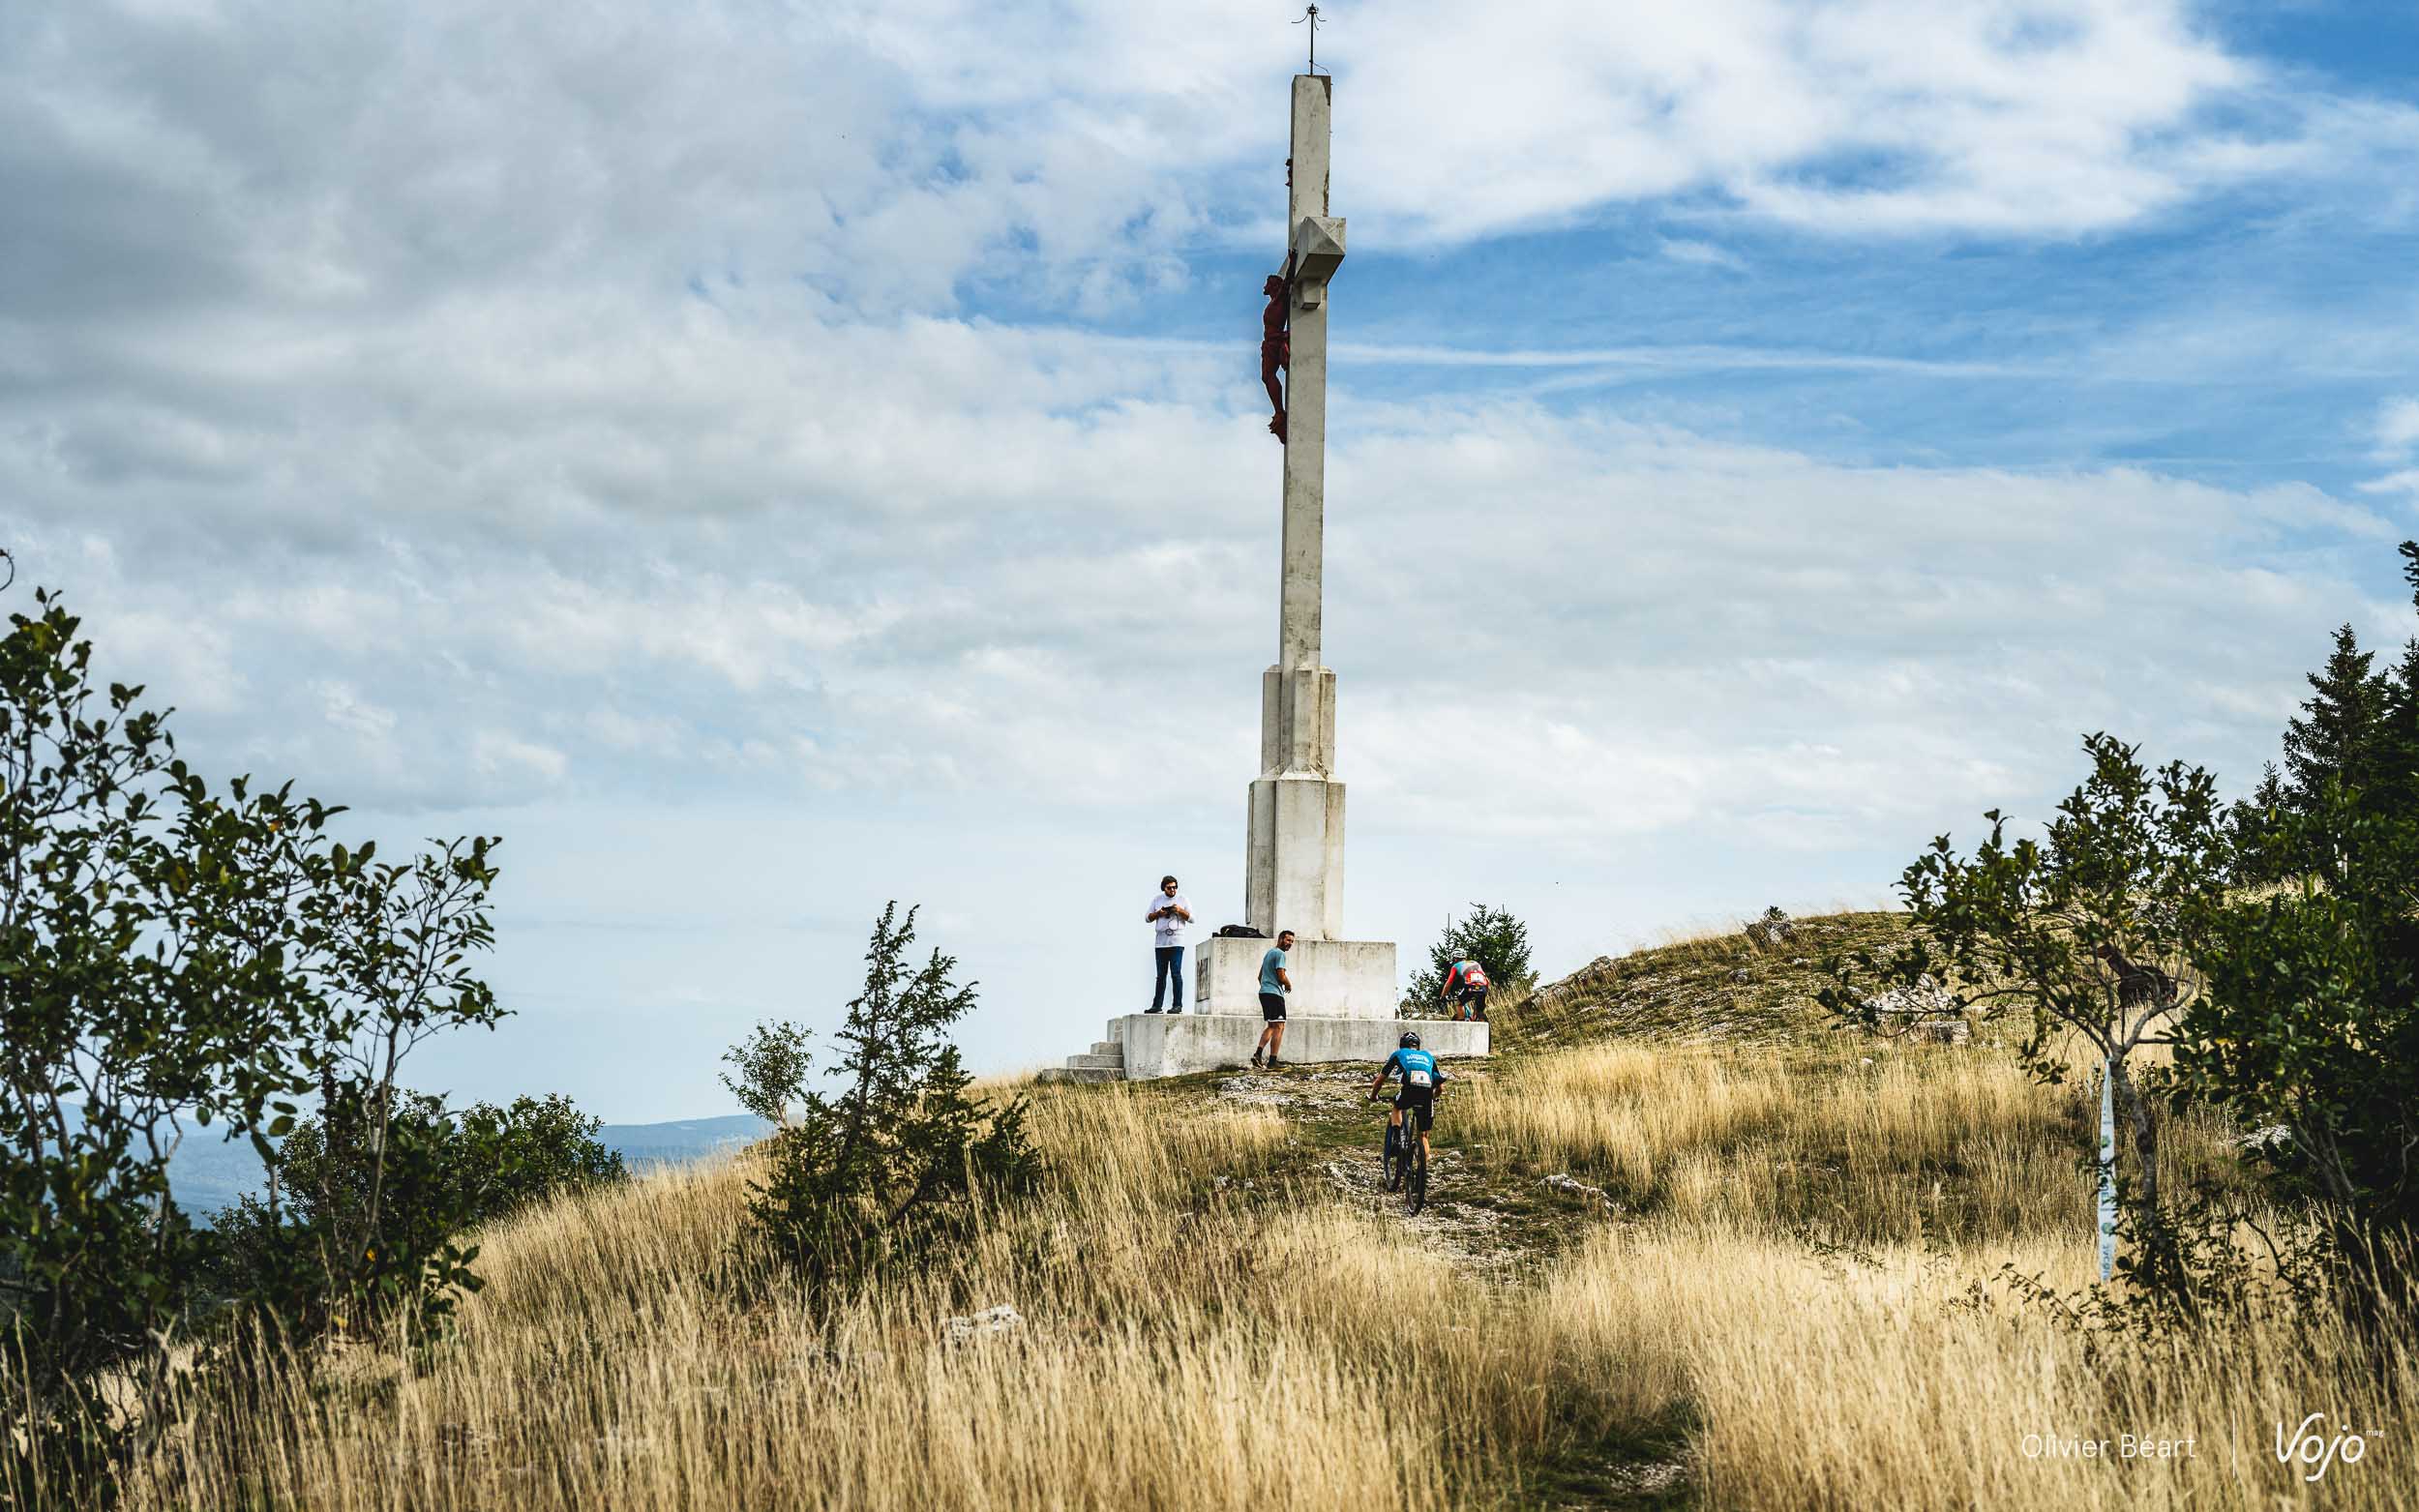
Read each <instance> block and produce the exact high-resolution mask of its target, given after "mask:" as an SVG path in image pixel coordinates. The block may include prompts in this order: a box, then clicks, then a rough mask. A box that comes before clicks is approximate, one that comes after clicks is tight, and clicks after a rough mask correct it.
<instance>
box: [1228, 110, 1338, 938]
mask: <svg viewBox="0 0 2419 1512" xmlns="http://www.w3.org/2000/svg"><path fill="white" fill-rule="evenodd" d="M1332 82H1333V81H1332V80H1331V79H1330V78H1329V77H1328V76H1327V75H1325V74H1296V75H1295V76H1294V133H1293V147H1294V157H1293V171H1292V173H1291V175H1290V178H1291V189H1290V191H1289V193H1288V194H1287V204H1286V218H1285V225H1286V237H1287V253H1288V255H1287V268H1286V270H1285V271H1286V273H1287V274H1288V276H1289V278H1290V281H1291V288H1290V290H1289V294H1288V306H1287V328H1288V331H1289V333H1290V337H1291V341H1290V351H1289V354H1288V357H1287V363H1286V379H1285V436H1286V440H1285V524H1284V545H1283V551H1282V557H1281V575H1280V579H1279V583H1278V591H1277V652H1276V665H1275V666H1273V667H1269V669H1268V671H1266V672H1265V673H1263V674H1262V676H1261V681H1260V776H1259V777H1258V779H1256V780H1255V781H1254V782H1253V783H1252V785H1251V800H1250V804H1251V817H1250V826H1249V841H1248V844H1247V847H1246V850H1245V866H1244V874H1243V875H1244V900H1243V911H1244V914H1245V916H1246V917H1247V918H1248V919H1249V920H1250V921H1251V924H1252V926H1253V927H1254V928H1256V929H1259V930H1261V931H1263V932H1265V933H1266V934H1270V935H1273V934H1276V932H1277V931H1278V930H1280V929H1290V930H1292V931H1294V932H1295V933H1296V934H1299V936H1300V937H1301V938H1303V939H1305V940H1328V939H1338V938H1341V937H1342V935H1343V932H1344V785H1343V784H1342V783H1339V782H1337V781H1335V779H1334V775H1333V773H1334V767H1335V674H1334V673H1333V672H1331V671H1329V670H1328V669H1327V668H1326V667H1323V666H1321V665H1320V647H1319V614H1320V590H1321V581H1320V578H1321V572H1322V565H1323V563H1322V558H1323V556H1324V540H1323V537H1324V533H1325V529H1326V512H1327V501H1326V490H1327V410H1328V281H1329V279H1330V278H1332V277H1333V276H1334V274H1335V271H1336V269H1337V267H1338V266H1339V265H1341V264H1342V262H1343V260H1344V222H1343V220H1342V218H1341V217H1332V216H1329V214H1328V109H1329V90H1330V85H1331V84H1332Z"/></svg>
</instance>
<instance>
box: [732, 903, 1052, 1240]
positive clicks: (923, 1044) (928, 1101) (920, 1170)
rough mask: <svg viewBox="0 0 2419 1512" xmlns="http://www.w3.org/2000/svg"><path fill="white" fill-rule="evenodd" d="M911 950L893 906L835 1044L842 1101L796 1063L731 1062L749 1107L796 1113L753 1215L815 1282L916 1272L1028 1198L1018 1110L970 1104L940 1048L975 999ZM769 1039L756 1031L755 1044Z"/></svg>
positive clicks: (877, 932)
mask: <svg viewBox="0 0 2419 1512" xmlns="http://www.w3.org/2000/svg"><path fill="white" fill-rule="evenodd" d="M914 939H915V911H914V910H913V909H910V910H909V911H908V914H907V917H906V918H904V919H902V918H900V917H899V913H898V905H897V904H891V905H890V906H888V907H886V908H884V909H882V914H881V919H880V920H879V921H878V922H877V923H876V924H875V926H874V937H873V940H872V942H871V944H870V945H869V946H868V947H867V949H866V952H865V990H864V992H863V993H860V994H858V996H857V997H856V998H855V999H854V1000H852V1001H851V1003H850V1004H849V1012H848V1017H847V1019H846V1020H845V1021H844V1022H843V1023H842V1024H841V1027H840V1030H839V1032H838V1033H837V1034H835V1035H834V1036H833V1038H834V1039H835V1040H836V1041H838V1043H839V1044H840V1045H841V1046H843V1047H844V1048H845V1053H844V1054H843V1055H842V1056H841V1057H840V1060H839V1063H838V1064H837V1065H836V1066H835V1067H834V1068H833V1069H834V1071H835V1072H836V1073H837V1080H838V1083H839V1084H838V1087H837V1088H836V1090H833V1091H829V1092H826V1091H822V1090H820V1089H815V1088H811V1087H809V1086H808V1085H807V1084H806V1073H807V1057H806V1056H805V1054H804V1053H803V1052H795V1051H796V1047H795V1046H794V1045H791V1047H790V1050H791V1051H792V1052H795V1053H790V1052H785V1053H783V1054H780V1055H776V1056H770V1057H765V1056H762V1055H759V1056H757V1057H756V1058H755V1059H754V1060H753V1061H750V1060H748V1058H747V1057H748V1056H749V1053H750V1047H746V1046H743V1047H741V1048H740V1049H739V1050H738V1051H734V1052H733V1056H734V1057H737V1058H738V1059H739V1060H740V1061H742V1062H744V1063H745V1064H744V1066H743V1069H747V1070H748V1072H749V1076H750V1078H751V1085H752V1088H753V1090H752V1093H751V1095H752V1098H753V1100H752V1101H751V1103H750V1106H751V1107H752V1108H754V1109H755V1110H756V1111H757V1112H764V1110H765V1108H767V1107H772V1108H778V1109H782V1110H785V1111H786V1110H789V1109H792V1108H794V1109H795V1110H797V1112H796V1113H795V1114H794V1115H793V1116H792V1117H791V1121H790V1122H789V1123H788V1124H787V1125H786V1126H785V1127H783V1128H781V1129H780V1130H778V1131H776V1132H775V1133H774V1135H773V1138H772V1141H771V1158H770V1159H769V1160H768V1162H767V1163H766V1177H765V1180H764V1182H763V1183H762V1185H760V1186H758V1187H757V1188H755V1190H754V1192H753V1195H752V1196H753V1200H752V1201H750V1203H749V1205H748V1214H749V1217H750V1218H751V1219H752V1220H753V1221H754V1224H755V1227H756V1230H757V1233H758V1234H759V1236H760V1237H762V1239H764V1240H765V1241H767V1242H768V1243H769V1244H770V1246H771V1248H772V1249H773V1250H774V1252H775V1253H777V1254H781V1255H783V1256H785V1257H786V1258H788V1259H790V1260H792V1261H794V1262H795V1263H796V1264H797V1266H798V1268H799V1270H800V1272H801V1273H802V1274H803V1275H804V1276H805V1277H806V1279H807V1280H809V1281H810V1282H826V1281H845V1280H847V1279H849V1278H850V1277H852V1276H854V1275H857V1274H859V1273H861V1272H863V1271H864V1270H865V1269H867V1268H868V1267H871V1266H874V1265H878V1264H881V1263H884V1262H891V1261H898V1262H907V1263H913V1262H916V1261H917V1260H921V1259H923V1258H924V1257H925V1255H926V1253H927V1252H928V1251H929V1250H930V1249H931V1247H932V1246H933V1245H934V1243H935V1242H936V1241H940V1240H944V1239H947V1238H950V1237H953V1236H957V1235H961V1234H963V1233H965V1232H966V1231H967V1230H968V1229H969V1228H970V1227H971V1224H972V1222H973V1220H974V1218H975V1215H976V1213H977V1212H978V1211H979V1209H980V1206H981V1204H982V1202H983V1201H984V1199H985V1198H987V1197H997V1196H1004V1195H1009V1194H1014V1193H1021V1192H1029V1191H1030V1190H1031V1189H1032V1188H1033V1187H1034V1185H1035V1184H1036V1182H1037V1181H1038V1179H1039V1176H1040V1169H1041V1163H1040V1156H1039V1154H1038V1153H1037V1152H1036V1151H1035V1150H1034V1149H1033V1146H1032V1143H1031V1141H1030V1139H1029V1138H1028V1136H1027V1134H1026V1131H1025V1102H1024V1100H1023V1099H1022V1098H1018V1099H1014V1100H1012V1101H1010V1102H1008V1103H1007V1104H1005V1105H1004V1106H994V1105H992V1104H990V1103H988V1102H987V1101H986V1100H984V1099H982V1098H980V1097H973V1096H970V1095H968V1092H967V1088H968V1086H969V1085H971V1082H972V1081H973V1078H971V1077H970V1076H968V1075H967V1073H966V1070H965V1067H964V1066H963V1065H962V1064H961V1063H960V1061H959V1059H958V1051H957V1047H956V1046H954V1045H952V1044H950V1043H949V1042H948V1040H947V1038H946V1037H945V1034H944V1031H945V1030H946V1029H947V1027H948V1026H949V1025H950V1024H952V1023H956V1022H957V1021H958V1020H959V1019H961V1018H963V1017H965V1015H966V1014H967V1012H968V1011H969V1010H971V1008H972V1007H973V1006H974V989H973V987H972V986H971V984H962V983H959V982H956V981H954V980H952V979H951V973H952V972H954V971H955V970H956V969H957V962H956V960H955V959H954V958H952V957H949V956H944V955H942V954H941V952H940V951H937V950H936V951H934V952H933V953H932V956H931V958H930V959H929V960H927V961H926V962H925V963H924V964H923V965H922V966H920V967H916V966H912V965H911V964H910V963H909V961H908V947H909V945H910V944H911V943H912V942H913V941H914ZM764 1039H765V1034H764V1031H763V1030H762V1029H760V1031H759V1034H758V1039H757V1041H756V1042H753V1043H755V1044H762V1041H763V1040H764ZM726 1058H732V1057H726Z"/></svg>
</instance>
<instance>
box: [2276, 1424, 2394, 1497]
mask: <svg viewBox="0 0 2419 1512" xmlns="http://www.w3.org/2000/svg"><path fill="white" fill-rule="evenodd" d="M2325 1416H2326V1414H2325V1413H2324V1412H2313V1413H2311V1414H2310V1415H2309V1416H2308V1417H2305V1418H2303V1419H2302V1420H2301V1426H2300V1427H2299V1428H2296V1429H2294V1430H2293V1437H2292V1438H2290V1439H2289V1440H2288V1439H2286V1438H2285V1420H2284V1419H2283V1418H2279V1419H2277V1424H2276V1461H2277V1463H2278V1464H2279V1465H2295V1464H2298V1465H2303V1466H2307V1467H2308V1468H2309V1470H2310V1473H2308V1474H2307V1475H2304V1476H2303V1477H2302V1479H2303V1481H2305V1482H2308V1481H2314V1480H2319V1479H2322V1478H2324V1476H2325V1475H2326V1472H2327V1468H2328V1467H2329V1466H2331V1465H2334V1464H2336V1463H2337V1462H2338V1461H2341V1462H2342V1463H2344V1464H2345V1465H2357V1464H2359V1463H2360V1459H2361V1456H2363V1455H2365V1454H2367V1453H2368V1452H2369V1440H2370V1439H2372V1438H2376V1437H2378V1436H2377V1435H2375V1434H2374V1433H2371V1434H2356V1433H2353V1432H2351V1431H2350V1430H2349V1429H2347V1428H2345V1427H2344V1426H2343V1425H2342V1424H2341V1423H2338V1424H2337V1425H2336V1430H2335V1437H2333V1438H2328V1437H2327V1436H2326V1430H2325V1427H2324V1424H2323V1422H2322V1419H2324V1418H2325Z"/></svg>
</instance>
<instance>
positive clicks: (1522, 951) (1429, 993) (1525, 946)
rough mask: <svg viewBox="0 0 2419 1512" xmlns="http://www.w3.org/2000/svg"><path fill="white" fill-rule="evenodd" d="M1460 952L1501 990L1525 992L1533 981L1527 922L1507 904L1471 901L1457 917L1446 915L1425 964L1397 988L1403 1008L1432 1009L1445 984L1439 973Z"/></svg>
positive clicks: (1444, 971)
mask: <svg viewBox="0 0 2419 1512" xmlns="http://www.w3.org/2000/svg"><path fill="white" fill-rule="evenodd" d="M1465 956H1467V957H1470V958H1473V959H1475V960H1476V961H1477V962H1478V964H1480V965H1482V966H1484V967H1486V977H1487V980H1488V981H1489V982H1493V983H1496V984H1498V985H1500V986H1502V987H1503V988H1505V989H1506V990H1507V991H1509V992H1515V993H1516V992H1521V991H1525V990H1526V989H1527V987H1528V986H1529V984H1530V983H1532V982H1534V981H1536V980H1537V976H1536V973H1535V972H1534V971H1533V970H1532V969H1531V967H1530V965H1529V927H1528V926H1527V925H1525V924H1523V923H1521V922H1520V921H1519V920H1518V919H1516V918H1513V917H1512V914H1511V910H1510V909H1508V908H1497V907H1492V906H1490V905H1488V904H1482V903H1474V904H1471V905H1470V912H1469V913H1468V914H1466V915H1464V916H1463V917H1461V918H1459V919H1454V918H1451V917H1449V916H1448V918H1447V919H1446V921H1445V932H1444V934H1441V935H1439V936H1438V938H1437V942H1436V943H1435V944H1434V945H1431V946H1429V947H1428V964H1427V967H1426V969H1424V970H1422V971H1421V972H1419V974H1418V975H1417V976H1414V977H1413V978H1412V979H1411V986H1410V988H1409V989H1408V990H1407V991H1406V992H1405V993H1403V1007H1404V1008H1405V1009H1406V1010H1410V1011H1413V1012H1426V1011H1427V1010H1429V1009H1432V1008H1434V1007H1435V1006H1436V1000H1437V994H1438V993H1441V992H1443V991H1444V988H1445V973H1446V972H1448V971H1450V970H1452V969H1453V964H1454V963H1455V962H1458V961H1460V960H1461V959H1462V958H1463V957H1465Z"/></svg>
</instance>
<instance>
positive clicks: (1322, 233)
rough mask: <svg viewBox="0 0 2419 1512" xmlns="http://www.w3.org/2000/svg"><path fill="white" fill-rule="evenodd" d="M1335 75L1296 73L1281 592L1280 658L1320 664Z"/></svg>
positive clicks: (1288, 221)
mask: <svg viewBox="0 0 2419 1512" xmlns="http://www.w3.org/2000/svg"><path fill="white" fill-rule="evenodd" d="M1331 82H1332V81H1331V80H1330V79H1329V78H1328V76H1327V75H1325V74H1296V75H1294V138H1293V148H1294V169H1293V175H1292V179H1293V189H1292V193H1290V194H1289V195H1288V196H1287V204H1286V217H1285V233H1286V243H1287V245H1286V250H1287V252H1288V253H1289V254H1290V255H1289V261H1290V262H1291V264H1292V269H1291V271H1292V274H1293V279H1294V291H1293V300H1292V304H1291V308H1290V309H1289V310H1288V311H1287V317H1286V319H1287V331H1288V335H1289V341H1288V344H1289V346H1290V351H1289V353H1288V355H1287V358H1286V370H1285V544H1284V578H1283V581H1282V583H1281V585H1280V588H1279V593H1278V601H1277V604H1278V608H1277V658H1276V665H1277V666H1278V667H1282V668H1285V669H1286V670H1289V671H1290V670H1293V669H1294V668H1297V667H1317V666H1318V665H1319V660H1320V646H1319V611H1320V596H1321V593H1320V590H1321V574H1322V572H1323V557H1324V536H1325V531H1326V514H1327V503H1326V492H1327V435H1328V309H1327V305H1328V300H1327V287H1328V280H1329V279H1330V278H1332V277H1333V276H1334V274H1335V270H1336V268H1337V266H1338V265H1339V264H1340V263H1342V262H1343V260H1344V222H1343V221H1342V220H1341V219H1340V218H1337V217H1331V216H1329V214H1328V106H1329V86H1330V84H1331Z"/></svg>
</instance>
